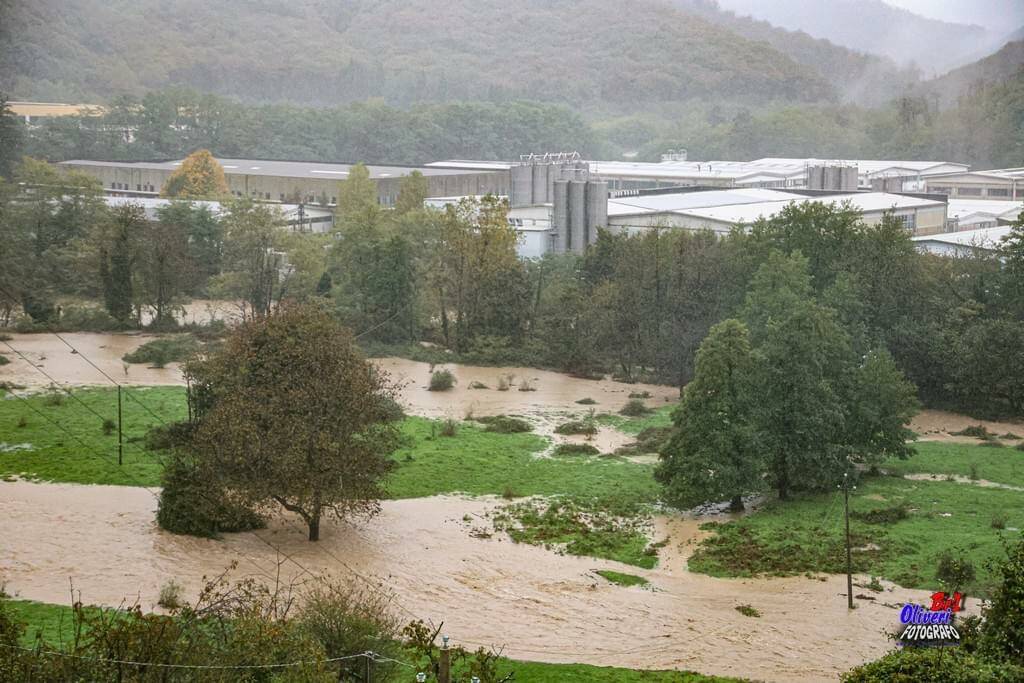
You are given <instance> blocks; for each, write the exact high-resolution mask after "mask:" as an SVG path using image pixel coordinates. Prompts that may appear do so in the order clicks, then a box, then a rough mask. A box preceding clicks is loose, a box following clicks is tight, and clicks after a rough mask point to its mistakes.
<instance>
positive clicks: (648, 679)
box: [0, 575, 741, 683]
mask: <svg viewBox="0 0 1024 683" xmlns="http://www.w3.org/2000/svg"><path fill="white" fill-rule="evenodd" d="M624 576H628V575H624ZM0 606H2V608H3V609H4V611H6V612H7V613H8V614H9V615H10V616H11V617H12V618H13V620H14V621H16V622H17V623H20V624H22V625H24V626H25V631H24V632H23V633H22V635H21V643H22V644H23V645H25V646H26V647H28V646H31V645H33V644H34V642H35V640H36V634H37V633H39V634H41V635H42V636H43V638H44V639H45V640H46V641H47V642H49V643H52V644H55V645H59V644H60V643H61V642H64V643H67V642H68V641H69V639H70V638H71V636H72V629H73V619H72V610H71V608H70V607H68V606H66V605H51V604H46V603H40V602H32V601H28V600H8V599H3V600H2V601H0ZM499 668H500V671H501V675H505V674H506V673H509V672H512V671H514V672H515V675H516V677H515V680H519V681H530V682H531V683H594V682H596V683H741V682H740V681H739V679H733V678H719V677H716V676H702V675H700V674H695V673H690V672H681V671H637V670H632V669H618V668H613V667H597V666H589V665H586V664H543V663H540V662H520V661H513V660H510V659H502V660H501V663H500V665H499ZM404 680H407V679H406V678H399V679H398V680H396V681H394V683H400V681H404Z"/></svg>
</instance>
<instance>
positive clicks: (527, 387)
mask: <svg viewBox="0 0 1024 683" xmlns="http://www.w3.org/2000/svg"><path fill="white" fill-rule="evenodd" d="M519 391H537V389H536V388H535V387H534V386H533V385H532V384H530V381H529V380H527V379H524V380H523V381H522V382H520V383H519Z"/></svg>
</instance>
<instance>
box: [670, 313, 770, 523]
mask: <svg viewBox="0 0 1024 683" xmlns="http://www.w3.org/2000/svg"><path fill="white" fill-rule="evenodd" d="M751 360H752V357H751V349H750V337H749V334H748V332H747V328H746V327H745V326H744V325H743V323H741V322H740V321H738V320H734V319H729V320H725V321H723V322H721V323H719V324H717V325H715V326H714V327H712V328H711V332H710V333H709V334H708V336H707V338H706V339H705V340H704V342H703V343H702V344H701V346H700V349H699V350H698V351H697V363H696V368H695V371H694V377H693V381H691V382H690V383H689V384H688V385H687V386H686V390H685V392H684V394H683V400H682V403H681V404H680V405H679V407H678V408H677V409H676V412H675V414H674V416H673V421H674V423H675V430H674V432H673V435H672V438H671V440H670V441H669V443H668V445H667V446H666V447H665V449H664V450H663V451H662V453H661V459H662V462H661V464H660V465H659V466H658V469H657V470H656V472H655V477H656V478H657V479H658V480H659V481H661V482H662V483H663V484H665V487H666V491H665V497H666V500H667V501H668V502H669V503H671V504H673V505H676V506H677V507H680V508H692V507H695V506H697V505H701V504H703V503H713V502H719V501H723V500H729V501H731V507H732V509H734V510H742V509H743V499H742V495H743V494H744V493H747V492H750V491H754V490H757V489H759V488H760V487H761V484H762V474H763V471H764V470H763V463H762V462H761V458H760V457H759V454H758V453H759V452H758V449H757V447H756V445H755V440H754V433H753V430H752V428H751V424H750V415H751V411H750V404H751V402H752V400H753V396H752V395H751V392H750V387H749V386H748V384H749V379H750V371H751Z"/></svg>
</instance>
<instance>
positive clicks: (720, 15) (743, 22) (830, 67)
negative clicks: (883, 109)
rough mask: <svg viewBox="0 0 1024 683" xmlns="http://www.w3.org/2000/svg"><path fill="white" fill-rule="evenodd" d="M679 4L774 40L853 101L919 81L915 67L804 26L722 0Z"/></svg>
mask: <svg viewBox="0 0 1024 683" xmlns="http://www.w3.org/2000/svg"><path fill="white" fill-rule="evenodd" d="M672 1H673V4H674V5H675V6H676V7H679V8H680V9H681V10H683V11H685V12H689V13H692V14H696V15H697V16H700V17H702V18H704V19H707V20H708V21H710V22H712V23H715V24H717V25H719V26H722V27H723V28H726V29H728V30H730V31H732V32H734V33H736V34H738V35H741V36H743V37H744V38H749V39H750V40H757V41H762V42H765V43H767V44H769V45H771V46H772V47H773V48H774V49H776V50H778V51H779V52H781V53H783V54H785V55H787V56H788V57H790V58H792V59H794V60H795V61H796V62H798V63H799V64H801V65H803V66H804V67H806V68H808V69H813V70H814V71H815V72H817V73H819V74H821V75H822V76H823V77H824V78H826V79H827V80H828V81H829V82H830V83H832V84H833V86H834V87H835V88H836V89H837V90H838V91H839V93H840V95H841V96H842V97H843V98H844V99H846V100H849V101H852V102H856V103H858V104H862V105H877V104H881V103H883V102H885V101H887V100H889V99H891V98H893V97H895V96H897V95H899V94H901V93H902V92H903V91H904V90H905V89H906V88H907V86H909V85H910V84H913V83H914V82H916V81H917V78H918V72H917V70H916V69H915V68H912V67H900V66H897V64H896V63H895V62H893V61H892V60H891V59H888V58H886V57H879V56H877V55H873V54H867V53H865V52H858V51H857V50H853V49H850V48H848V47H843V46H841V45H837V44H835V43H831V42H829V41H828V40H825V39H823V38H815V37H813V36H811V35H809V34H807V33H805V32H803V31H799V30H789V29H786V28H780V27H778V26H774V25H772V24H771V23H769V22H767V21H761V20H758V19H755V18H753V17H750V16H746V15H743V14H737V13H735V12H731V11H728V10H726V9H723V8H722V7H721V6H720V5H719V3H718V0H672Z"/></svg>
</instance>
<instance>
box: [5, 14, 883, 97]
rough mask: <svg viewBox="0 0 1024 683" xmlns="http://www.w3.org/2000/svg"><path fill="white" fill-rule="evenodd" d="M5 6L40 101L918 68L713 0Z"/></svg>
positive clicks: (791, 81) (814, 75)
mask: <svg viewBox="0 0 1024 683" xmlns="http://www.w3.org/2000/svg"><path fill="white" fill-rule="evenodd" d="M0 11H2V12H3V15H2V17H0V55H2V57H0V60H2V61H0V89H3V90H7V91H9V92H11V93H13V94H14V96H15V97H19V98H26V99H27V98H32V99H58V100H82V101H89V100H108V99H109V98H111V97H114V96H117V95H122V94H131V95H138V94H140V93H143V92H145V91H147V90H151V89H158V88H164V87H167V86H168V85H181V86H187V87H192V88H196V89H198V90H202V91H206V92H212V93H217V94H221V95H228V96H233V97H238V98H241V99H243V100H248V101H260V102H274V101H290V102H295V103H306V104H316V105H335V104H344V103H349V102H355V101H361V100H365V99H367V98H375V97H379V98H384V99H385V100H386V101H388V102H389V103H392V104H396V105H405V104H409V103H413V102H431V101H434V102H444V101H453V100H489V101H507V100H513V99H531V100H537V101H548V102H558V103H565V104H570V105H575V106H580V107H587V108H594V107H601V108H607V109H612V110H614V109H618V110H628V109H631V108H634V107H636V106H637V105H639V104H658V103H662V102H684V101H693V100H699V99H714V100H729V101H736V102H747V103H766V102H769V101H780V100H784V101H790V102H829V101H838V100H840V99H841V98H842V97H843V95H844V94H845V90H846V88H847V86H848V85H850V84H854V83H857V84H859V87H860V89H861V90H862V91H874V92H878V91H879V90H880V91H881V92H889V91H890V90H894V89H895V84H896V83H898V82H900V81H902V80H903V76H902V75H901V74H900V73H899V71H898V69H896V67H895V65H892V64H891V63H887V62H886V61H885V60H881V59H878V58H876V57H868V56H865V55H861V54H857V53H856V52H853V51H851V50H848V49H846V48H840V47H837V46H834V45H831V44H829V43H828V42H826V41H820V40H814V39H813V38H810V37H809V36H806V35H804V34H798V33H793V32H790V31H785V30H782V29H776V28H774V27H771V26H768V25H767V24H763V22H753V21H751V20H748V19H741V18H738V17H736V16H734V15H732V14H728V13H725V12H721V11H719V10H718V9H717V7H716V6H715V4H714V3H711V2H701V1H699V0H697V1H695V0H676V1H675V2H674V3H672V4H671V5H670V4H667V3H665V2H662V1H660V0H624V1H622V0H517V1H516V2H503V1H499V0H473V1H472V2H470V1H468V0H452V1H450V2H445V3H437V2H434V1H433V0H373V1H370V0H349V1H347V2H341V3H338V2H330V1H328V0H292V1H291V2H283V1H281V0H220V1H218V2H206V1H202V2H201V1H199V0H180V1H177V2H166V1H165V0H162V1H158V0H135V1H133V2H124V1H114V2H101V1H99V0H59V1H58V0H39V1H37V2H32V3H14V2H0ZM882 83H889V84H890V85H889V86H887V87H881V85H880V84H882ZM865 84H867V85H868V86H869V87H864V86H865Z"/></svg>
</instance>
